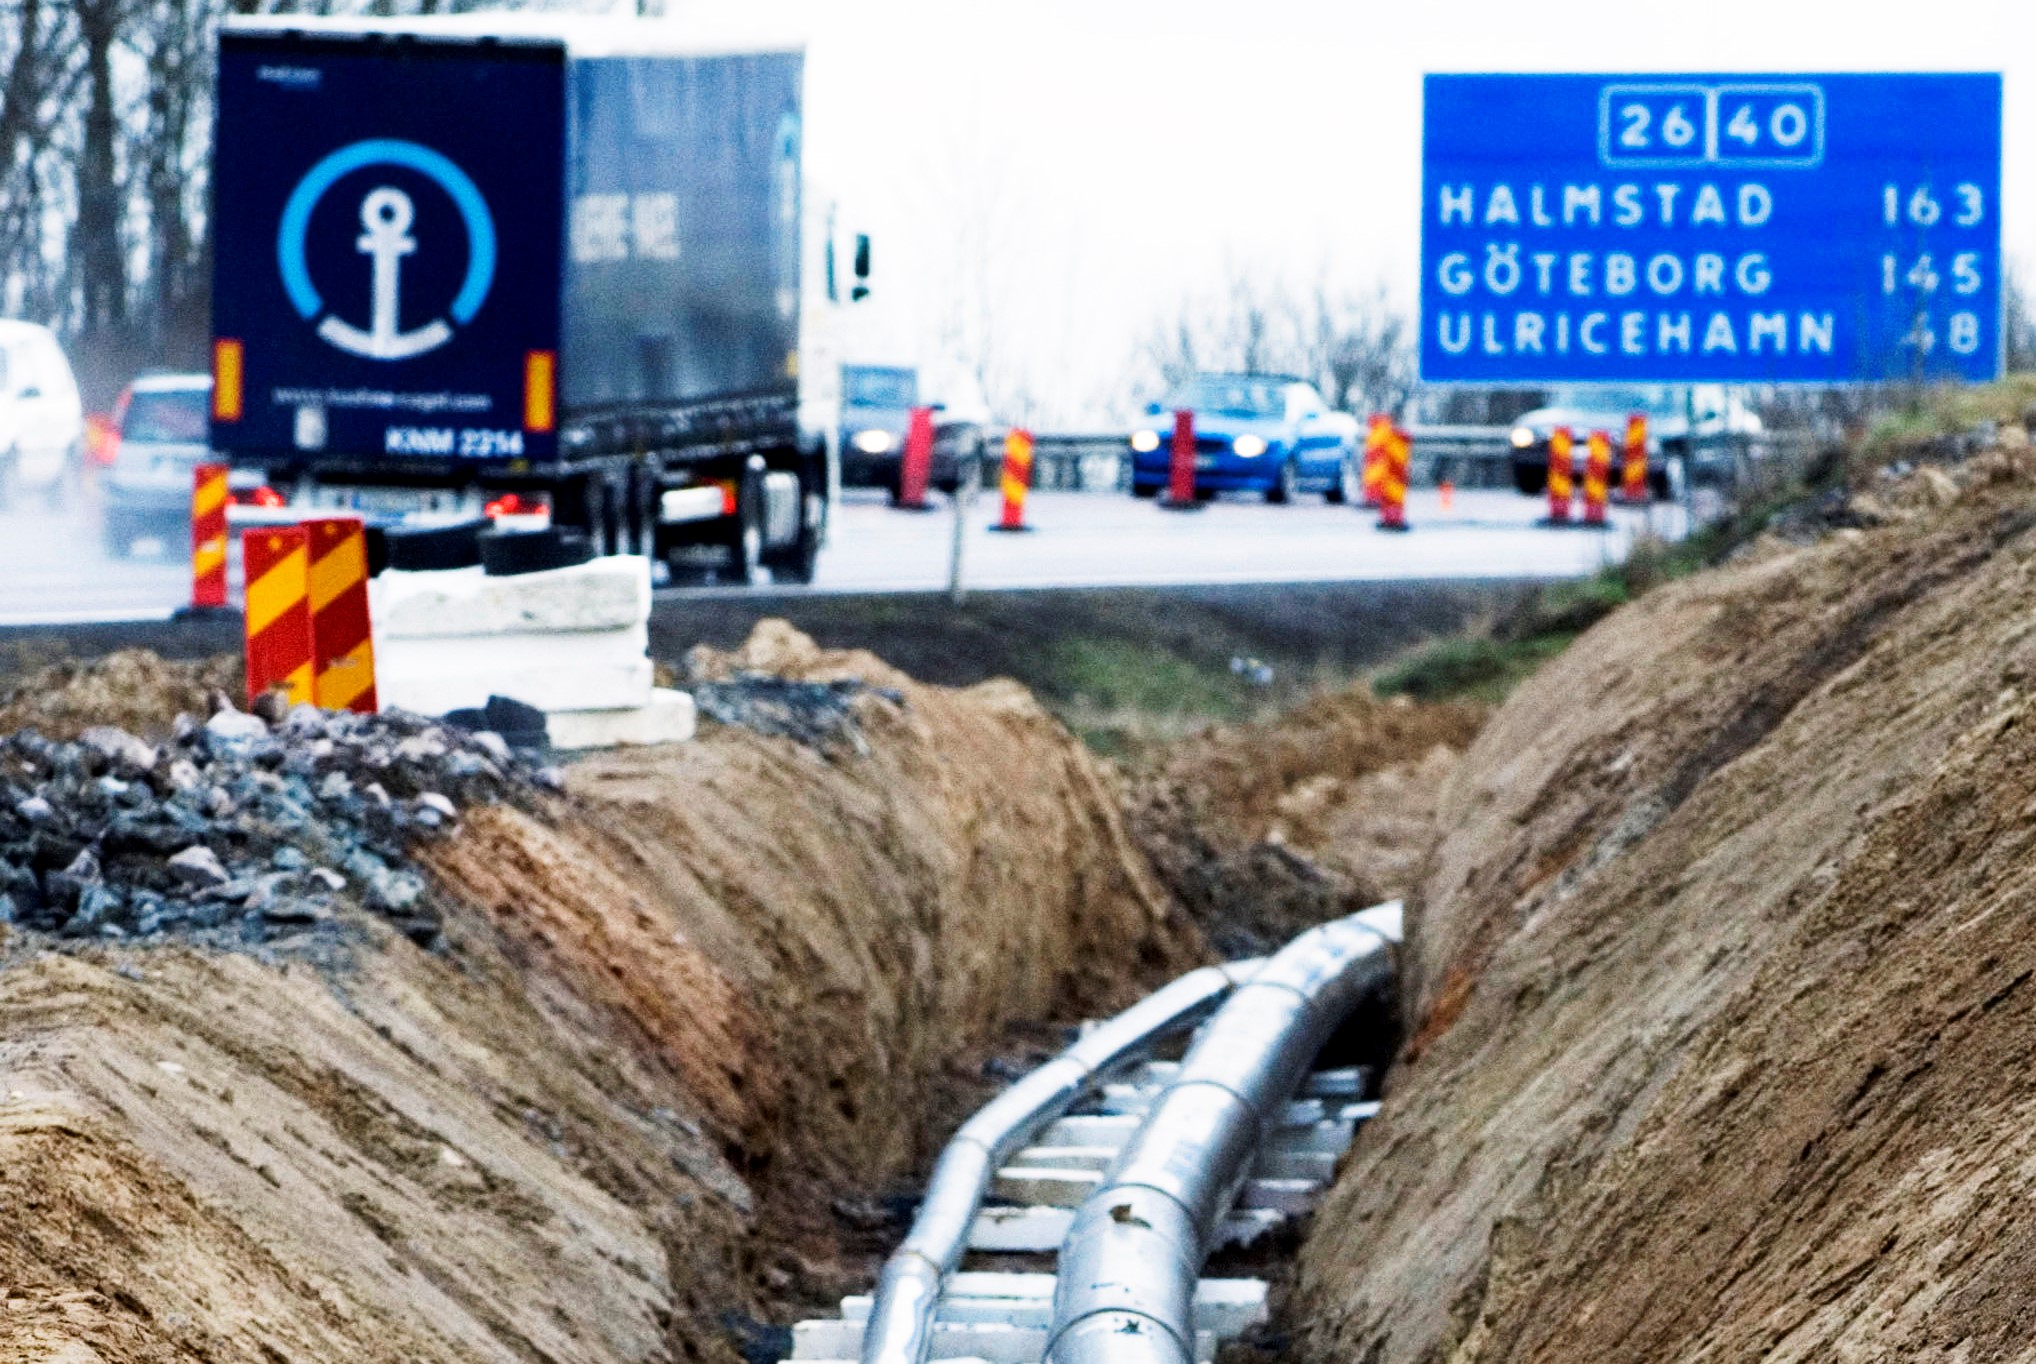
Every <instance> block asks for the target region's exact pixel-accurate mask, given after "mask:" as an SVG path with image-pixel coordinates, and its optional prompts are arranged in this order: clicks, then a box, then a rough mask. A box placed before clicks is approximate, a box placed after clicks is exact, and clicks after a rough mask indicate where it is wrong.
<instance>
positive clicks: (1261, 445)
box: [1230, 436, 1265, 459]
mask: <svg viewBox="0 0 2036 1364" xmlns="http://www.w3.org/2000/svg"><path fill="white" fill-rule="evenodd" d="M1230 448H1231V449H1232V450H1235V451H1236V452H1237V453H1238V454H1240V455H1243V456H1244V457H1245V458H1246V459H1257V458H1258V457H1259V456H1260V455H1262V454H1264V453H1265V439H1264V438H1263V437H1261V436H1239V437H1238V438H1237V439H1236V440H1233V441H1231V442H1230Z"/></svg>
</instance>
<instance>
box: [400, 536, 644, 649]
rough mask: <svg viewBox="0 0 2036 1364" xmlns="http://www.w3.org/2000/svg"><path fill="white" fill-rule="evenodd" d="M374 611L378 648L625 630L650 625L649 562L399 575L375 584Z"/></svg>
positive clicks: (633, 558)
mask: <svg viewBox="0 0 2036 1364" xmlns="http://www.w3.org/2000/svg"><path fill="white" fill-rule="evenodd" d="M368 604H369V609H370V611H371V612H372V613H373V616H374V622H375V635H376V637H377V639H378V640H380V639H403V638H434V637H438V636H446V635H461V636H464V635H510V634H529V633H533V632H550V631H556V630H616V629H624V628H627V627H629V626H634V625H641V624H643V623H644V622H645V621H647V620H649V619H650V560H648V559H646V558H643V557H641V556H640V555H633V554H614V555H609V556H607V557H606V558H601V559H594V560H590V561H589V562H587V563H584V564H575V565H574V566H573V567H571V568H554V569H548V570H546V571H545V572H543V573H522V574H517V575H515V576H512V577H506V578H491V577H489V576H488V575H487V574H485V573H483V572H482V571H481V570H480V569H478V568H455V569H447V570H444V571H442V572H435V573H405V572H395V571H392V572H387V573H383V574H382V575H381V576H380V577H377V578H374V579H372V580H370V582H369V583H368Z"/></svg>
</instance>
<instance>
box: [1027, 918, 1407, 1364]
mask: <svg viewBox="0 0 2036 1364" xmlns="http://www.w3.org/2000/svg"><path fill="white" fill-rule="evenodd" d="M1399 940H1400V906H1399V903H1398V902H1397V901H1394V902H1392V903H1390V904H1386V905H1380V906H1377V907H1375V908H1373V909H1368V910H1365V911H1364V912H1363V913H1360V914H1354V915H1352V916H1350V917H1349V918H1347V919H1339V920H1337V921H1335V922H1334V923H1327V924H1323V925H1321V926H1320V927H1318V928H1313V929H1310V930H1309V931H1308V932H1306V933H1303V934H1302V935H1301V936H1299V937H1298V938H1295V939H1294V940H1293V941H1292V942H1290V943H1288V944H1287V945H1286V946H1285V947H1284V948H1282V949H1281V950H1280V951H1279V952H1278V953H1277V954H1275V955H1274V956H1273V958H1272V959H1271V960H1270V961H1268V962H1267V963H1266V964H1265V965H1264V966H1263V967H1261V968H1260V969H1259V970H1258V971H1257V972H1255V973H1254V974H1253V976H1252V978H1251V980H1250V982H1249V983H1248V984H1244V985H1240V986H1239V987H1238V988H1237V989H1236V990H1235V991H1233V992H1231V995H1230V997H1229V999H1228V1000H1226V1001H1225V1002H1224V1004H1223V1007H1222V1008H1220V1009H1218V1010H1217V1011H1216V1015H1215V1017H1213V1018H1212V1019H1210V1020H1209V1024H1208V1026H1207V1027H1206V1028H1204V1029H1203V1032H1202V1036H1201V1038H1200V1040H1198V1041H1197V1042H1196V1043H1195V1045H1194V1046H1193V1047H1192V1048H1191V1049H1190V1050H1189V1051H1188V1054H1187V1057H1186V1058H1185V1059H1184V1060H1183V1061H1182V1062H1181V1068H1180V1071H1179V1073H1178V1074H1177V1075H1176V1076H1175V1078H1174V1080H1173V1082H1172V1083H1171V1084H1169V1085H1168V1086H1167V1088H1166V1090H1165V1092H1164V1093H1162V1094H1161V1095H1160V1097H1159V1100H1158V1102H1156V1103H1155V1104H1154V1105H1153V1106H1152V1109H1151V1110H1150V1112H1149V1113H1148V1114H1147V1116H1146V1119H1145V1121H1144V1122H1143V1123H1142V1124H1140V1126H1139V1129H1138V1132H1137V1134H1136V1135H1135V1136H1134V1137H1132V1139H1131V1143H1130V1145H1129V1146H1127V1147H1126V1148H1125V1152H1124V1155H1123V1156H1122V1158H1121V1159H1120V1160H1119V1161H1118V1163H1117V1167H1116V1169H1115V1170H1114V1171H1113V1172H1112V1174H1111V1176H1110V1178H1109V1179H1108V1180H1106V1181H1105V1183H1104V1185H1103V1187H1102V1188H1100V1189H1098V1190H1097V1191H1096V1192H1095V1193H1093V1194H1091V1195H1090V1196H1089V1198H1088V1200H1087V1201H1086V1202H1084V1203H1083V1204H1082V1206H1081V1209H1080V1210H1079V1211H1078V1212H1077V1213H1076V1214H1075V1220H1074V1224H1073V1226H1072V1227H1071V1228H1070V1230H1069V1232H1068V1237H1067V1240H1066V1241H1064V1242H1063V1243H1062V1244H1061V1251H1060V1273H1059V1275H1058V1276H1057V1277H1056V1279H1055V1283H1054V1291H1053V1325H1052V1327H1051V1329H1050V1330H1049V1331H1048V1333H1047V1349H1046V1359H1047V1362H1048V1364H1194V1358H1195V1322H1194V1307H1193V1304H1194V1292H1195V1279H1196V1277H1197V1276H1198V1275H1199V1274H1200V1273H1201V1269H1202V1263H1203V1261H1205V1260H1206V1259H1207V1258H1208V1254H1209V1246H1210V1244H1211V1241H1212V1239H1213V1237H1214V1235H1215V1231H1216V1228H1217V1225H1218V1224H1219V1223H1220V1222H1221V1220H1222V1218H1223V1215H1224V1214H1225V1213H1226V1212H1227V1211H1228V1210H1229V1207H1230V1204H1231V1203H1232V1201H1233V1200H1234V1199H1235V1198H1236V1194H1237V1190H1238V1188H1239V1187H1240V1186H1241V1185H1242V1183H1243V1182H1244V1179H1245V1177H1246V1176H1247V1175H1248V1174H1249V1172H1250V1169H1251V1161H1252V1156H1253V1153H1254V1152H1255V1151H1256V1149H1257V1147H1258V1145H1259V1141H1260V1139H1261V1137H1262V1136H1263V1135H1264V1133H1265V1131H1266V1130H1267V1129H1268V1128H1269V1127H1270V1126H1271V1125H1272V1124H1273V1123H1275V1122H1277V1121H1278V1116H1279V1106H1280V1105H1281V1104H1282V1103H1284V1102H1285V1101H1286V1099H1287V1098H1288V1097H1289V1096H1290V1095H1291V1094H1292V1093H1293V1092H1294V1089H1295V1088H1296V1087H1297V1086H1298V1085H1299V1083H1300V1081H1301V1078H1302V1076H1303V1075H1304V1074H1305V1073H1306V1071H1307V1068H1308V1066H1309V1065H1310V1064H1311V1063H1312V1062H1313V1060H1314V1058H1315V1054H1316V1053H1317V1052H1319V1051H1320V1050H1321V1049H1322V1044H1323V1043H1324V1042H1326V1041H1327V1040H1328V1039H1329V1035H1330V1034H1331V1033H1333V1032H1334V1031H1335V1030H1336V1027H1337V1025H1338V1024H1340V1023H1341V1022H1342V1021H1343V1019H1344V1017H1345V1016H1346V1015H1347V1014H1349V1012H1350V1011H1351V1009H1352V1008H1354V1007H1355V1006H1356V1005H1357V1003H1358V1002H1359V1001H1360V1000H1362V999H1363V998H1364V997H1365V995H1366V993H1367V992H1369V991H1371V990H1374V989H1377V988H1379V987H1381V986H1382V985H1384V984H1386V983H1387V982H1388V981H1390V979H1391V976H1392V970H1393V963H1392V949H1393V948H1394V947H1395V946H1397V944H1398V943H1399Z"/></svg>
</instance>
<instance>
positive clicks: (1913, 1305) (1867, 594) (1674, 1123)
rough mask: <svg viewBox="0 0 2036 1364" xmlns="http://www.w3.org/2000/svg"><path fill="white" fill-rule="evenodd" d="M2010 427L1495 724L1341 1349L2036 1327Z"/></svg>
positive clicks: (1353, 1268) (2019, 484)
mask: <svg viewBox="0 0 2036 1364" xmlns="http://www.w3.org/2000/svg"><path fill="white" fill-rule="evenodd" d="M2010 435H2011V438H2012V439H2013V441H2014V444H2013V448H2010V449H2007V450H2003V451H1996V452H1994V453H1991V454H1988V455H1985V456H1982V457H1981V458H1979V459H1976V460H1974V461H1972V462H1971V463H1969V464H1967V465H1964V466H1962V467H1959V468H1956V469H1953V470H1950V471H1945V470H1939V469H1926V470H1924V471H1923V472H1922V473H1920V474H1918V475H1916V476H1914V477H1912V478H1911V479H1910V480H1909V481H1908V482H1907V483H1906V484H1902V485H1899V486H1897V487H1895V488H1894V489H1893V491H1892V492H1891V493H1889V494H1888V495H1886V496H1883V497H1880V498H1878V499H1865V498H1860V499H1855V501H1854V504H1853V506H1852V507H1851V508H1850V509H1849V510H1848V517H1847V519H1849V520H1851V521H1853V522H1854V523H1855V524H1858V523H1860V522H1864V523H1866V524H1867V525H1868V526H1870V527H1871V528H1870V529H1863V530H1862V529H1847V530H1841V531H1839V532H1837V533H1836V534H1833V535H1830V536H1829V537H1828V538H1825V539H1823V540H1822V541H1821V542H1820V543H1816V544H1814V545H1810V546H1807V547H1805V546H1797V545H1789V544H1782V543H1766V544H1763V545H1761V546H1759V547H1757V548H1756V550H1755V551H1754V552H1753V553H1751V554H1749V555H1747V556H1745V557H1743V558H1742V559H1741V560H1740V561H1739V562H1737V563H1735V564H1733V565H1732V566H1730V567H1728V568H1725V569H1722V570H1719V571H1716V572H1712V573H1709V574H1705V575H1702V576H1700V577H1697V578H1695V579H1691V580H1688V581H1686V582H1683V583H1680V584H1677V585H1673V586H1671V587H1668V588H1665V589H1662V590H1660V591H1658V592H1656V593H1654V594H1651V595H1649V596H1647V597H1645V598H1643V599H1642V600H1641V601H1639V602H1638V603H1636V604H1634V605H1631V606H1628V607H1626V608H1623V609H1621V610H1620V611H1618V612H1616V613H1614V614H1613V615H1612V616H1611V617H1610V618H1609V619H1608V620H1606V621H1605V622H1604V623H1602V624H1601V625H1599V626H1598V627H1597V628H1595V629H1594V630H1592V631H1591V632H1590V633H1589V634H1587V635H1586V636H1585V637H1584V638H1583V639H1582V640H1580V641H1579V642H1578V643H1577V644H1576V645H1574V646H1573V647H1572V648H1571V649H1570V650H1569V651H1568V652H1567V653H1565V654H1564V655H1563V656H1562V657H1561V658H1560V659H1558V660H1557V661H1555V662H1554V663H1553V664H1551V665H1549V666H1548V667H1546V668H1545V669H1544V670H1543V671H1542V672H1541V673H1540V674H1539V675H1538V676H1536V677H1535V678H1534V679H1532V680H1531V681H1530V682H1529V683H1527V684H1526V685H1525V686H1524V687H1522V688H1521V690H1520V691H1518V692H1517V693H1516V694H1515V695H1514V696H1513V698H1512V699H1511V700H1510V701H1509V702H1508V703H1507V704H1506V705H1505V706H1504V707H1503V708H1502V709H1501V710H1499V712H1498V713H1497V714H1496V716H1495V717H1494V718H1493V719H1492V721H1491V723H1490V724H1489V725H1488V726H1487V727H1486V729H1485V730H1484V731H1483V733H1482V734H1481V735H1480V736H1479V737H1478V739H1477V740H1476V741H1475V743H1474V744H1473V745H1472V746H1471V748H1470V750H1469V752H1468V754H1467V755H1466V756H1465V757H1464V759H1463V761H1462V762H1461V764H1460V765H1459V766H1458V768H1457V769H1456V771H1455V772H1454V773H1453V774H1452V776H1451V777H1450V779H1449V780H1448V782H1447V783H1446V785H1445V787H1444V790H1443V794H1442V797H1441V800H1440V803H1439V809H1438V822H1439V825H1440V827H1441V829H1442V830H1443V833H1442V836H1441V839H1440V842H1439V845H1438V846H1437V847H1436V849H1435V850H1434V852H1433V854H1432V856H1431V857H1430V858H1429V859H1428V861H1427V863H1426V866H1425V871H1424V873H1423V874H1422V876H1421V878H1420V881H1419V886H1418V889H1417V892H1416V894H1415V895H1414V896H1413V897H1412V900H1411V903H1410V937H1409V958H1410V977H1411V978H1410V997H1409V1000H1408V1005H1409V1013H1410V1017H1411V1019H1412V1020H1413V1022H1414V1024H1415V1025H1416V1031H1415V1033H1414V1036H1413V1037H1412V1038H1411V1039H1410V1041H1409V1043H1408V1044H1407V1046H1406V1048H1405V1049H1404V1051H1403V1054H1402V1056H1401V1059H1400V1062H1399V1064H1398V1065H1397V1067H1396V1068H1395V1070H1394V1072H1393V1073H1392V1075H1391V1076H1390V1078H1389V1082H1388V1088H1387V1097H1386V1100H1385V1105H1384V1108H1383V1110H1382V1112H1381V1114H1380V1116H1379V1118H1378V1119H1377V1120H1376V1121H1375V1122H1374V1123H1373V1124H1371V1125H1369V1126H1368V1127H1367V1128H1366V1129H1365V1131H1364V1133H1363V1134H1362V1135H1361V1137H1360V1140H1359V1143H1358V1145H1357V1147H1356V1148H1355V1149H1354V1152H1353V1155H1352V1157H1351V1158H1350V1159H1349V1161H1348V1162H1347V1163H1346V1167H1345V1169H1344V1171H1343V1173H1342V1178H1341V1179H1340V1181H1339V1183H1338V1184H1337V1186H1336V1188H1335V1189H1334V1191H1333V1193H1332V1194H1331V1196H1330V1198H1329V1200H1328V1202H1327V1203H1326V1205H1325V1206H1324V1208H1323V1209H1322V1211H1321V1213H1320V1214H1319V1216H1318V1219H1317V1222H1316V1225H1315V1228H1314V1231H1313V1234H1312V1235H1311V1237H1310V1240H1309V1242H1308V1244H1307V1246H1306V1249H1305V1252H1304V1255H1303V1259H1302V1263H1301V1272H1300V1283H1299V1288H1298V1293H1297V1310H1296V1312H1295V1320H1296V1321H1298V1322H1300V1323H1301V1325H1302V1327H1303V1334H1302V1337H1301V1346H1302V1351H1301V1352H1302V1354H1303V1356H1304V1357H1305V1358H1308V1359H1312V1360H1322V1361H1331V1360H1337V1361H1341V1360H1354V1359H1362V1360H1365V1361H1368V1362H1369V1361H1377V1364H1394V1362H1396V1361H1409V1362H1412V1361H1421V1362H1422V1364H1429V1362H1431V1361H1434V1362H1437V1364H1439V1362H1440V1361H1449V1362H1450V1364H1487V1362H1488V1361H1499V1360H1509V1361H1512V1360H1523V1361H1524V1360H1565V1361H1567V1360H1577V1359H1593V1360H1634V1361H1658V1360H1677V1359H1688V1360H1694V1359H1719V1360H1725V1359H1753V1358H1760V1359H1768V1360H1828V1359H1846V1360H1861V1361H1865V1360H1889V1361H1894V1360H1947V1361H1949V1360H1958V1361H1962V1362H1971V1364H1978V1362H1979V1361H1994V1360H2028V1359H2032V1358H2036V1333H2032V1331H2031V1322H2032V1320H2036V1234H2032V1232H2031V1230H2030V1223H2029V1219H2028V1218H2027V1216H2026V1210H2027V1208H2028V1206H2029V1204H2030V1201H2031V1197H2032V1195H2036V1122H2032V1117H2036V991H2032V989H2031V985H2030V982H2031V980H2032V979H2036V878H2032V872H2031V868H2032V867H2036V860H2032V857H2036V615H2032V614H2031V609H2030V603H2031V600H2032V586H2036V511H2032V507H2036V457H2032V454H2031V452H2030V450H2029V449H2028V444H2027V442H2026V441H2025V440H2022V439H2020V432H2019V431H2016V432H2011V433H2010Z"/></svg>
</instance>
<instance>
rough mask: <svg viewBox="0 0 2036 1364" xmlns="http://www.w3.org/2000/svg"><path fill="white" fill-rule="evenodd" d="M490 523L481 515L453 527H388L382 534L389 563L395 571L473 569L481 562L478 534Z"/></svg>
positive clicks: (488, 526)
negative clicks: (479, 517)
mask: <svg viewBox="0 0 2036 1364" xmlns="http://www.w3.org/2000/svg"><path fill="white" fill-rule="evenodd" d="M493 524H494V523H493V522H491V521H489V520H488V519H487V518H486V517H483V518H481V519H479V520H476V521H462V522H460V523H459V524H458V525H452V526H391V527H390V528H389V529H388V530H387V531H386V532H384V534H383V544H384V546H385V547H386V549H387V553H388V565H389V567H390V568H392V569H395V570H397V571H398V572H432V571H435V570H437V569H444V568H472V567H473V566H474V565H475V564H478V563H480V562H481V533H482V532H483V531H486V530H488V529H489V528H490V527H491V526H492V525H493Z"/></svg>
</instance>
